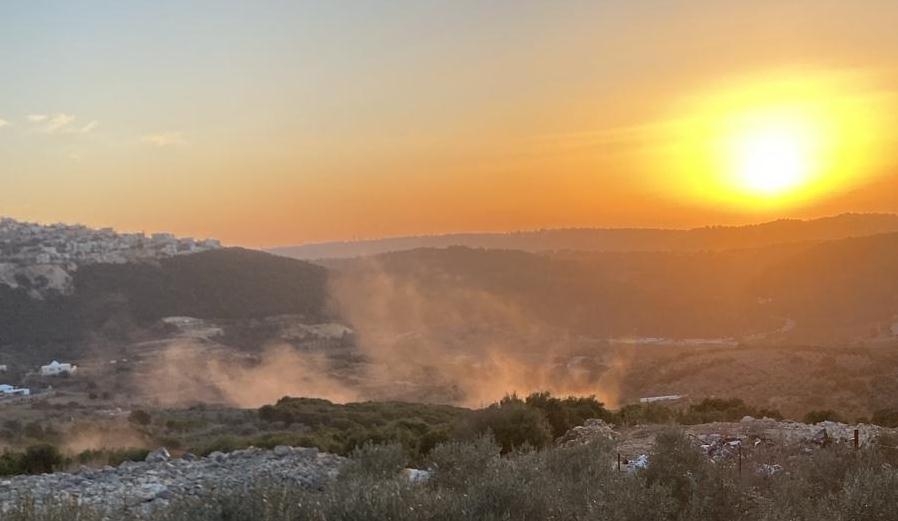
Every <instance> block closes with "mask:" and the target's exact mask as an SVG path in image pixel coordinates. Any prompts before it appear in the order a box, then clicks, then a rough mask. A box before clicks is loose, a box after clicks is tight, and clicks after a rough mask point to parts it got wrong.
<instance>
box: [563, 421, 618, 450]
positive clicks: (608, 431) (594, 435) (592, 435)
mask: <svg viewBox="0 0 898 521" xmlns="http://www.w3.org/2000/svg"><path fill="white" fill-rule="evenodd" d="M617 437H618V433H617V432H615V430H614V427H612V426H611V425H609V424H608V423H606V422H605V421H604V420H600V419H598V418H591V419H589V420H586V423H584V424H583V425H580V426H578V427H574V428H573V429H571V430H569V431H568V432H567V433H566V434H565V435H564V436H562V437H561V439H559V440H558V444H559V445H562V446H564V447H570V446H573V445H583V444H586V443H590V442H593V441H596V440H608V441H614V440H615V439H617Z"/></svg>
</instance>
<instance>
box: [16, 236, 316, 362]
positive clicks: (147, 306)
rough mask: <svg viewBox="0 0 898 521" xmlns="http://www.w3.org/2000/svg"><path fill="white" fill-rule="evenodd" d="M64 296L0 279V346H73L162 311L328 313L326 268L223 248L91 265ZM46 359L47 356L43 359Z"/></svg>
mask: <svg viewBox="0 0 898 521" xmlns="http://www.w3.org/2000/svg"><path fill="white" fill-rule="evenodd" d="M73 276H74V282H73V283H74V287H75V291H74V293H73V294H72V295H70V296H62V295H51V296H49V297H48V298H46V299H45V300H36V299H33V298H31V297H29V296H28V294H27V293H26V291H25V290H22V289H18V290H13V289H10V288H9V287H7V286H5V285H2V284H0V346H5V345H8V344H24V345H38V346H43V345H45V344H49V343H54V342H60V343H66V344H67V345H66V349H65V353H66V355H67V356H68V357H69V358H71V357H73V356H75V355H77V353H75V352H73V350H72V345H71V344H72V343H76V342H78V341H80V340H83V339H85V338H88V337H90V336H91V335H106V336H112V337H115V336H116V335H123V334H127V332H129V331H130V330H132V329H133V328H134V327H135V326H140V325H151V324H152V323H154V322H155V321H156V320H158V319H160V318H163V317H168V316H191V317H197V318H222V319H239V318H260V317H267V316H274V315H286V314H294V315H303V316H305V317H308V319H309V320H310V321H311V322H314V321H316V320H321V319H323V318H324V317H325V316H326V311H325V308H326V300H327V272H326V270H325V269H324V268H322V267H320V266H316V265H313V264H309V263H306V262H302V261H297V260H293V259H287V258H283V257H277V256H274V255H269V254H266V253H262V252H257V251H250V250H244V249H239V248H228V249H222V250H214V251H207V252H202V253H197V254H193V255H183V256H178V257H172V258H169V259H163V260H161V261H159V262H143V263H129V264H94V265H89V266H84V267H82V268H80V269H79V270H78V271H76V272H75V273H74V274H73ZM41 361H42V362H44V363H46V360H43V359H42V360H41Z"/></svg>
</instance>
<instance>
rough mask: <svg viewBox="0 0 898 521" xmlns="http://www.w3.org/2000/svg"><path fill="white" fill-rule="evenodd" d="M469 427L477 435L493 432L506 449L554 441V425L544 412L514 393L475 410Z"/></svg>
mask: <svg viewBox="0 0 898 521" xmlns="http://www.w3.org/2000/svg"><path fill="white" fill-rule="evenodd" d="M466 429H467V430H469V431H470V432H471V433H473V434H474V435H476V436H483V435H486V434H489V433H492V435H493V437H494V438H495V440H496V442H497V443H498V444H499V445H500V446H501V447H502V452H503V453H507V452H511V451H512V450H514V449H517V448H521V447H524V446H525V445H526V446H530V447H533V448H537V449H538V448H542V447H545V446H546V445H547V444H548V443H550V442H551V441H552V428H551V427H550V426H549V422H548V421H547V420H546V416H545V414H544V413H543V412H542V411H541V410H539V409H536V408H533V407H529V406H528V405H527V404H525V403H524V402H523V401H522V400H521V399H520V398H518V397H517V396H514V395H512V396H506V397H505V398H503V399H502V401H500V402H499V403H497V404H493V405H490V406H489V407H487V408H486V409H481V410H479V411H474V413H473V414H471V416H470V419H469V423H468V425H467V427H466Z"/></svg>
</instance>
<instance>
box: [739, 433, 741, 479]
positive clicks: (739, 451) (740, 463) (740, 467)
mask: <svg viewBox="0 0 898 521" xmlns="http://www.w3.org/2000/svg"><path fill="white" fill-rule="evenodd" d="M739 477H740V478H741V477H742V442H741V441H740V442H739Z"/></svg>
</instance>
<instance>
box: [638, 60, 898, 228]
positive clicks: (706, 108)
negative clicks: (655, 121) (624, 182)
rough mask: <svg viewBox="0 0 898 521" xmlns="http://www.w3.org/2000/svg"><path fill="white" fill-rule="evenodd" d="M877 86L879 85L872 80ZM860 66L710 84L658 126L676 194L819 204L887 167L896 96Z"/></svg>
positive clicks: (753, 203)
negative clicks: (889, 118) (853, 70)
mask: <svg viewBox="0 0 898 521" xmlns="http://www.w3.org/2000/svg"><path fill="white" fill-rule="evenodd" d="M870 88H872V87H870ZM870 92H874V93H875V92H878V91H875V90H873V91H868V90H867V88H866V87H865V86H864V84H863V82H862V81H861V80H860V79H859V78H858V77H855V76H845V77H843V76H839V75H836V76H830V75H825V74H821V75H813V74H809V73H808V74H797V73H796V74H794V75H787V74H779V75H775V77H771V78H764V79H756V80H752V79H751V78H744V79H741V80H740V81H737V82H735V83H732V84H726V85H723V86H719V87H718V88H713V89H709V90H707V91H701V92H700V94H697V95H695V96H690V97H688V98H686V99H685V100H684V101H683V102H682V103H680V104H678V105H677V107H676V110H674V111H673V113H672V115H671V116H670V117H669V119H667V120H665V121H664V123H663V124H659V125H657V126H655V127H650V130H649V131H650V132H655V133H654V134H650V135H651V136H657V137H656V139H657V140H658V142H660V143H663V145H661V146H659V147H658V148H657V149H655V150H656V152H655V154H654V155H649V156H647V159H646V161H647V164H648V165H649V167H648V170H649V171H651V168H653V166H654V168H657V169H658V170H659V171H661V172H664V177H663V178H662V180H661V183H662V184H661V185H660V187H661V188H662V189H664V190H666V191H668V192H669V193H670V194H672V195H673V196H675V197H687V198H689V199H690V200H692V201H695V202H697V203H699V204H705V205H710V206H714V207H718V208H720V207H729V208H733V209H736V210H739V211H750V212H754V211H760V212H767V211H780V210H783V209H788V208H790V207H798V206H801V205H807V204H811V203H812V202H813V201H817V200H821V199H823V198H825V197H829V196H831V194H835V193H837V192H838V191H842V190H845V189H847V187H849V186H852V185H859V184H860V183H862V182H864V181H865V180H866V179H869V178H871V177H872V176H874V175H877V172H878V171H879V170H881V166H880V164H881V162H882V158H883V157H885V153H884V150H883V145H882V143H883V136H886V135H888V130H887V128H888V127H887V126H886V125H885V124H884V121H883V114H887V113H889V112H890V110H891V109H890V107H891V101H889V100H890V99H891V98H884V97H883V96H881V95H879V94H871V93H870Z"/></svg>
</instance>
